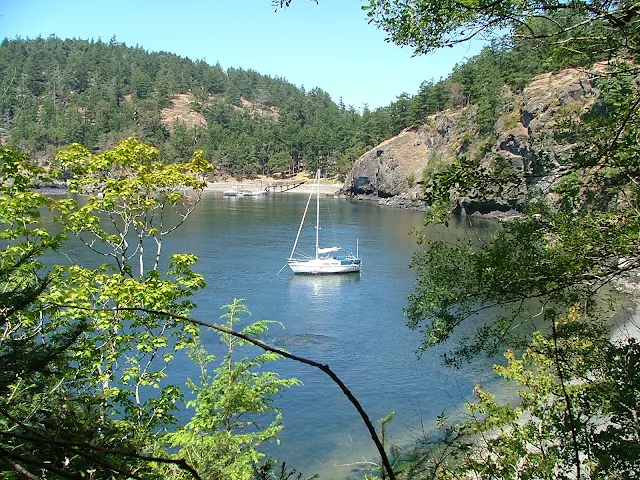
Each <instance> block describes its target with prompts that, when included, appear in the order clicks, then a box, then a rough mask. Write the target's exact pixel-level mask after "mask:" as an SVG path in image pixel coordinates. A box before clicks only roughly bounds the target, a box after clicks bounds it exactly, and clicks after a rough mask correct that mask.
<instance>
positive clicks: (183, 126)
mask: <svg viewBox="0 0 640 480" xmlns="http://www.w3.org/2000/svg"><path fill="white" fill-rule="evenodd" d="M588 60H589V59H587V58H584V57H583V56H577V57H575V58H574V57H566V56H563V57H562V60H558V59H557V57H554V56H553V52H552V51H551V50H550V49H546V50H545V49H531V48H529V47H527V46H525V45H524V44H517V43H510V44H508V45H492V46H489V47H487V48H485V49H484V50H483V51H482V52H481V53H480V54H479V55H477V56H475V57H473V58H471V59H470V60H468V61H467V62H465V63H463V64H460V65H457V66H456V67H455V69H454V71H453V72H452V74H451V75H450V76H449V77H448V78H446V79H441V80H439V81H435V80H425V82H424V83H423V84H422V86H421V88H420V89H419V91H418V92H416V93H415V95H409V94H408V93H402V94H400V95H399V96H398V97H397V99H396V101H394V102H392V103H391V104H390V105H388V106H386V107H384V108H379V109H377V110H375V111H370V110H369V109H368V108H367V106H366V105H365V106H364V107H363V110H359V109H356V107H355V106H353V105H349V106H346V105H344V104H343V103H342V101H341V100H340V101H339V102H338V103H336V102H335V101H334V100H333V99H331V98H330V96H329V95H328V94H327V93H326V92H324V91H323V90H321V89H320V88H315V89H313V90H310V91H305V89H304V88H303V87H297V86H295V85H292V84H291V83H289V82H288V81H287V80H286V79H283V78H272V77H269V76H265V75H261V74H259V73H258V72H255V71H253V70H244V69H234V68H229V69H227V70H225V69H223V68H222V67H221V66H220V65H219V64H216V65H208V64H207V63H206V62H204V61H193V60H190V59H187V58H182V57H179V56H177V55H174V54H171V53H167V52H149V51H147V50H145V49H144V48H142V47H138V46H136V47H129V46H126V45H125V44H122V43H119V42H117V41H116V39H115V38H113V39H111V41H110V42H108V43H106V42H102V41H101V40H97V41H93V40H92V41H85V40H76V39H73V40H69V39H66V40H62V39H58V38H56V37H55V36H52V37H49V38H47V39H43V38H36V39H26V40H25V39H14V40H9V39H5V40H4V41H3V42H2V45H1V46H0V86H2V96H1V97H0V112H2V124H1V126H0V138H1V139H2V143H3V144H5V145H10V146H12V147H16V148H20V149H23V150H26V151H28V152H29V153H31V154H32V156H34V157H36V158H41V159H46V158H48V159H50V158H51V157H52V156H53V154H54V153H55V151H56V150H58V149H60V148H62V147H64V146H66V145H69V144H71V143H74V142H75V143H80V144H81V145H84V146H86V147H87V148H89V149H90V150H91V151H93V152H99V151H103V150H105V149H109V148H113V147H114V146H115V145H116V144H117V142H118V141H120V140H122V139H124V138H128V137H131V136H136V137H138V138H140V139H141V140H142V141H143V142H145V143H147V144H149V145H153V146H156V147H158V148H159V149H160V151H161V152H162V153H161V155H162V158H163V160H164V161H166V162H179V161H184V160H186V159H188V158H190V157H191V155H192V154H193V152H194V151H195V150H196V149H202V150H203V151H204V153H205V156H206V157H207V158H209V159H211V161H212V162H213V163H214V165H215V166H216V167H217V171H218V173H220V174H223V173H227V174H230V175H233V176H240V177H250V176H254V175H258V174H274V173H281V174H286V173H296V172H297V171H299V170H308V171H313V170H315V169H316V168H317V167H321V168H322V169H323V170H324V171H325V172H326V173H327V174H328V175H330V176H337V177H341V176H344V174H345V173H346V172H347V171H348V170H349V169H350V167H351V165H352V164H353V162H354V161H355V159H357V158H358V157H359V156H360V155H362V154H363V153H364V152H365V151H367V150H369V149H371V148H373V147H374V146H376V145H377V144H378V143H380V142H381V141H383V140H384V139H386V138H390V137H392V136H394V135H396V134H398V133H399V132H400V131H401V130H402V129H404V128H407V127H412V126H417V125H421V124H422V123H424V122H425V120H426V118H427V116H428V115H430V114H433V113H435V112H438V111H442V110H444V109H447V108H451V107H456V106H466V105H470V104H476V105H478V108H479V112H478V114H477V124H478V132H479V133H481V134H483V135H492V134H493V133H494V132H493V128H494V124H495V121H496V120H497V118H498V117H499V115H500V112H501V107H502V104H503V87H504V86H505V85H506V86H508V88H509V89H511V90H513V91H517V90H518V89H522V88H523V86H524V85H525V84H526V82H527V81H528V80H529V79H531V78H532V77H533V76H534V75H535V74H537V73H539V72H542V71H546V70H549V69H558V68H562V67H565V66H568V65H572V66H574V65H579V64H585V63H586V62H587V61H588ZM185 94H187V96H186V99H187V108H188V110H189V111H190V112H193V113H195V114H199V115H201V117H199V118H200V121H199V122H189V121H188V120H187V119H186V118H184V116H183V115H180V113H182V114H184V113H185V112H184V111H183V112H178V114H177V115H176V117H177V118H164V119H163V109H165V110H164V111H165V112H166V111H167V110H166V109H168V108H170V107H172V105H173V100H174V99H175V98H176V96H178V95H185ZM187 113H188V112H187Z"/></svg>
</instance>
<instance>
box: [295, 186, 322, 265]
mask: <svg viewBox="0 0 640 480" xmlns="http://www.w3.org/2000/svg"><path fill="white" fill-rule="evenodd" d="M312 196H313V189H311V191H310V192H309V198H307V204H306V205H305V207H304V213H303V214H302V220H301V221H300V226H299V227H298V233H297V235H296V241H295V242H293V248H292V249H291V255H289V260H293V255H294V254H295V252H296V247H297V246H298V239H299V238H300V232H302V226H303V225H304V219H305V218H306V217H307V210H309V204H310V203H311V197H312ZM316 249H317V247H316ZM317 256H318V253H317V251H316V257H317Z"/></svg>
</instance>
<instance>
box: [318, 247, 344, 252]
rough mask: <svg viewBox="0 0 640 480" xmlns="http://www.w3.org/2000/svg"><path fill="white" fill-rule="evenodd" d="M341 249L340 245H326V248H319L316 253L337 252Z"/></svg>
mask: <svg viewBox="0 0 640 480" xmlns="http://www.w3.org/2000/svg"><path fill="white" fill-rule="evenodd" d="M340 250H342V248H341V247H328V248H319V249H318V253H331V252H339V251H340Z"/></svg>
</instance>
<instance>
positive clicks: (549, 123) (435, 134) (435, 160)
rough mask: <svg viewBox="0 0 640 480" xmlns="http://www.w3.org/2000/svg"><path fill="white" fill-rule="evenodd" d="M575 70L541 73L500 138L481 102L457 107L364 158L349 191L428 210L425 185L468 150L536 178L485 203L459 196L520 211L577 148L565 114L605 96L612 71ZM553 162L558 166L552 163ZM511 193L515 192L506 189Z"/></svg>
mask: <svg viewBox="0 0 640 480" xmlns="http://www.w3.org/2000/svg"><path fill="white" fill-rule="evenodd" d="M604 68H605V65H604V64H597V65H595V66H594V68H592V69H590V70H589V71H585V70H577V69H568V70H563V71H560V72H554V73H545V74H542V75H539V76H537V77H535V78H534V79H533V81H531V82H530V83H529V85H528V86H527V87H526V88H525V89H524V90H523V92H522V93H520V94H507V98H508V102H507V104H506V105H505V107H504V110H503V113H502V115H501V116H500V118H499V120H498V121H497V123H496V125H495V129H496V131H497V132H498V134H497V136H496V137H494V138H492V139H487V138H481V137H480V136H478V135H477V134H476V132H475V129H474V116H475V107H473V106H470V107H465V108H457V109H450V110H446V111H443V112H440V113H438V114H436V115H433V116H431V117H429V118H428V119H427V122H426V123H425V124H424V125H422V126H421V127H419V128H413V129H407V130H405V131H403V132H401V133H400V134H399V135H398V136H396V137H393V138H391V139H389V140H386V141H385V142H383V143H381V144H380V145H378V146H376V147H375V148H373V149H371V150H370V151H368V152H367V153H365V154H364V155H363V156H362V157H360V158H359V159H358V160H357V161H356V163H355V164H354V166H353V168H352V170H351V172H350V173H349V175H348V176H347V178H346V180H345V184H344V187H343V192H344V193H346V194H348V195H353V196H356V197H358V198H365V199H374V200H377V201H379V202H380V203H383V204H389V205H394V206H401V207H406V208H415V209H424V208H425V205H424V203H423V202H422V200H421V198H422V193H423V186H422V182H423V181H425V180H428V179H429V178H430V176H431V175H432V174H433V173H434V172H437V171H438V170H439V169H441V168H443V167H444V166H446V165H447V164H449V163H450V162H451V161H452V160H454V159H455V158H456V157H458V156H460V155H467V156H471V157H472V158H477V159H479V161H480V164H481V165H482V166H484V167H487V168H490V169H492V168H505V166H506V167H508V168H510V169H511V170H512V171H514V172H517V173H518V174H521V175H522V176H525V175H526V176H527V177H528V178H529V179H535V180H533V181H530V182H528V183H527V184H526V186H523V184H522V183H518V185H517V186H516V185H514V187H515V188H513V189H509V188H505V189H504V190H503V193H502V194H501V196H496V197H494V198H490V199H487V200H486V201H485V202H484V203H481V204H478V203H477V202H473V203H472V202H468V201H467V199H465V198H458V199H455V201H456V202H457V204H458V205H457V207H459V208H460V209H461V210H462V211H463V212H465V213H468V214H471V213H474V212H476V211H480V213H490V212H497V211H502V212H505V211H509V210H513V209H518V208H519V206H521V205H522V204H523V203H524V202H525V201H526V199H527V198H528V197H529V196H530V194H531V193H532V190H533V189H536V190H537V191H540V190H542V191H544V189H545V187H546V186H547V185H548V183H549V181H550V178H549V177H548V176H547V177H545V176H544V175H540V174H541V173H542V172H548V171H549V170H552V169H553V168H552V167H553V166H554V165H558V164H559V163H560V162H561V161H562V160H563V159H565V158H566V157H567V155H568V154H569V152H570V150H571V146H570V145H569V146H568V145H564V144H560V143H559V142H558V141H557V139H556V138H555V136H554V133H553V128H552V127H553V125H554V124H555V123H556V121H557V118H558V116H559V115H560V114H564V113H569V114H577V113H580V112H582V111H583V110H584V109H585V108H586V107H587V106H588V105H589V104H590V103H591V102H592V101H593V99H594V98H595V97H596V96H597V94H598V91H597V89H596V86H595V83H596V80H597V79H598V77H599V74H600V73H601V72H603V71H604ZM550 167H551V168H550ZM505 192H508V193H505Z"/></svg>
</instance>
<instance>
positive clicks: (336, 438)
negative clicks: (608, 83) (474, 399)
mask: <svg viewBox="0 0 640 480" xmlns="http://www.w3.org/2000/svg"><path fill="white" fill-rule="evenodd" d="M306 201H307V195H305V194H294V193H288V194H275V195H270V196H266V197H243V198H228V197H224V196H222V195H221V194H219V193H215V192H207V193H206V194H205V196H204V198H203V201H202V203H201V204H200V205H199V206H198V208H197V209H196V211H195V212H194V213H193V215H192V216H191V217H190V218H189V220H188V222H187V223H186V224H185V225H184V226H183V227H182V228H180V229H179V230H178V231H176V232H175V234H174V235H173V236H172V237H169V238H168V239H166V240H165V243H164V245H163V252H164V253H165V254H168V253H171V252H185V253H186V252H189V253H194V254H195V255H197V256H198V258H199V263H198V264H197V266H196V270H197V271H198V272H200V273H201V274H203V275H204V277H205V280H206V282H207V288H206V290H204V291H202V292H198V294H197V295H196V296H195V299H194V300H195V302H196V303H197V305H198V308H197V310H196V311H195V312H193V316H195V317H197V318H199V319H201V320H205V321H211V322H218V321H219V317H220V315H221V314H222V313H224V311H222V310H220V307H222V306H223V305H226V304H229V303H231V302H232V301H233V299H234V298H244V299H245V300H246V305H247V307H248V309H249V310H250V311H251V313H252V316H251V317H250V320H261V319H268V320H277V321H279V322H281V323H282V324H283V326H284V329H283V328H281V327H279V326H277V325H273V326H272V327H271V329H270V331H269V334H268V337H267V339H266V340H267V342H268V343H271V344H274V345H276V346H280V347H282V348H284V349H286V350H288V351H289V352H291V353H294V354H296V355H300V356H304V357H307V358H310V359H313V360H315V361H318V362H321V363H324V364H328V365H329V366H330V367H331V368H332V370H333V371H334V372H335V373H336V374H337V375H338V376H339V377H340V378H341V379H342V380H343V381H344V382H345V383H346V384H347V386H348V387H349V388H350V389H351V390H352V392H353V393H354V395H355V396H356V397H357V398H358V399H359V401H360V402H361V404H362V405H363V407H364V409H365V410H366V411H367V413H368V414H369V416H370V417H371V419H372V420H373V421H374V423H375V424H376V425H377V420H378V419H380V418H383V417H385V416H387V415H388V414H389V413H391V412H392V411H394V412H396V416H395V418H394V419H393V421H392V422H391V423H390V424H389V426H388V432H389V434H390V437H391V440H392V441H394V442H396V443H397V444H399V445H407V444H409V443H410V442H411V440H412V435H413V434H416V433H418V434H419V433H420V429H421V428H422V427H420V426H421V425H422V426H424V427H425V428H430V427H432V426H433V424H434V422H435V419H436V416H437V415H439V414H440V413H442V412H443V411H444V410H449V411H454V412H455V410H456V409H457V408H461V406H462V405H463V403H464V401H465V400H467V399H469V398H470V397H471V396H472V393H473V386H474V384H477V383H486V382H488V381H490V380H491V379H492V378H493V377H492V375H491V373H490V369H489V368H488V364H489V363H491V362H490V361H489V360H487V361H480V362H477V363H475V364H474V365H473V367H472V368H466V369H462V370H453V369H451V368H446V367H444V366H442V365H441V363H440V358H439V354H440V353H441V351H439V350H437V349H434V350H431V351H428V352H426V353H424V354H423V355H422V356H421V358H418V357H417V355H416V351H417V349H418V347H419V345H420V340H421V339H420V333H419V332H417V331H411V330H409V329H408V328H407V327H406V318H405V317H404V315H403V308H404V307H405V306H406V301H407V300H406V298H407V296H408V295H409V294H410V293H411V291H412V289H413V285H414V281H415V278H414V272H413V271H412V270H410V269H409V268H408V265H409V262H410V261H411V255H412V254H413V252H414V251H415V249H416V248H417V246H416V240H415V237H414V236H413V235H411V234H410V232H411V230H412V229H414V228H421V226H422V222H423V214H422V213H419V212H410V211H404V210H397V209H389V208H384V207H377V206H374V205H369V204H361V203H355V202H350V201H347V200H340V199H334V198H329V197H327V198H323V199H322V204H323V213H322V218H321V223H322V225H321V226H322V229H321V237H322V238H323V239H326V241H325V242H321V246H323V245H324V246H331V245H334V244H338V245H340V244H341V245H342V246H351V247H352V248H353V249H354V250H355V247H356V239H358V240H359V249H360V256H361V257H362V265H363V266H362V272H361V273H360V274H344V275H334V276H320V277H318V276H294V275H293V274H292V273H291V272H290V270H289V268H288V267H286V268H285V269H283V270H282V271H280V270H281V269H282V267H283V266H284V265H285V264H286V258H287V257H288V255H289V253H290V251H291V248H292V246H293V241H294V239H295V234H296V231H297V229H298V225H299V222H300V218H301V215H302V212H303V210H304V206H305V203H306ZM324 207H326V212H330V214H329V213H326V214H325V213H324V212H325V208H324ZM486 228H491V225H488V224H484V223H479V222H476V225H474V226H473V227H470V226H469V225H468V224H465V223H464V222H463V221H460V222H459V223H457V224H456V223H455V221H454V224H453V225H452V226H451V227H450V229H449V231H448V232H444V231H433V232H431V233H430V235H432V236H438V235H440V236H441V235H456V236H460V235H468V234H472V235H476V234H478V233H480V234H482V232H483V231H484V230H485V229H486ZM311 235H315V234H314V233H313V234H311V233H310V234H309V235H305V236H303V237H301V240H300V242H301V243H305V242H307V243H308V245H309V248H308V249H307V250H308V251H309V252H311V251H313V242H314V239H313V238H312V237H311ZM75 255H77V257H76V258H75V259H73V260H75V261H80V262H82V261H83V258H82V256H81V255H82V254H81V253H75ZM278 272H280V273H278ZM203 337H204V343H205V345H206V346H207V348H208V349H210V350H211V353H214V354H223V353H224V350H223V348H222V346H221V344H220V342H219V341H218V337H217V335H216V334H215V333H212V332H205V333H204V335H203ZM269 368H270V369H272V370H276V371H277V372H278V373H280V374H281V375H283V376H294V377H297V378H299V379H300V380H301V381H302V382H303V383H304V385H303V386H300V387H293V388H291V389H289V390H287V391H286V392H284V393H283V394H282V396H281V397H279V398H278V399H277V405H278V407H280V408H282V411H283V414H284V418H283V422H284V424H285V429H284V430H283V432H282V434H281V443H280V445H278V446H276V445H270V446H267V447H266V451H267V453H268V454H269V455H271V456H272V457H274V458H277V459H285V460H287V463H288V465H289V466H290V467H295V468H296V469H298V470H299V471H302V472H303V473H304V474H305V475H307V476H310V475H312V474H314V473H319V474H320V478H323V479H348V478H362V473H363V471H366V469H367V468H368V467H366V466H363V465H360V464H359V462H364V461H372V462H378V458H377V455H376V453H375V449H374V447H373V443H372V441H371V439H370V437H369V435H368V432H367V431H366V428H365V426H364V424H363V423H362V421H361V419H360V417H359V415H358V414H357V412H356V410H355V409H354V408H353V406H352V405H351V404H350V403H349V402H348V400H347V399H346V397H344V396H343V394H342V393H341V391H340V390H339V388H338V387H337V386H336V385H335V384H333V383H332V382H331V380H330V379H329V378H328V377H327V376H326V375H325V374H324V373H322V372H320V371H319V370H316V369H313V368H311V367H308V366H305V365H301V364H298V363H295V362H291V361H286V360H282V361H278V362H276V363H274V364H272V365H270V366H269ZM170 375H171V377H172V378H171V381H172V383H178V384H182V383H184V381H185V380H186V378H187V377H191V378H194V379H195V378H197V376H198V372H197V370H196V369H195V368H194V366H193V364H191V363H189V362H187V361H184V360H178V361H177V364H174V365H173V367H172V369H171V372H170ZM363 468H364V470H363Z"/></svg>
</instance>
